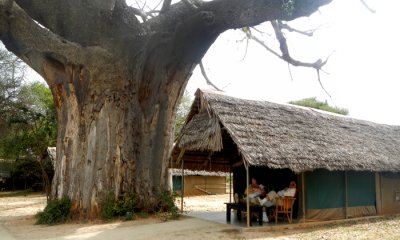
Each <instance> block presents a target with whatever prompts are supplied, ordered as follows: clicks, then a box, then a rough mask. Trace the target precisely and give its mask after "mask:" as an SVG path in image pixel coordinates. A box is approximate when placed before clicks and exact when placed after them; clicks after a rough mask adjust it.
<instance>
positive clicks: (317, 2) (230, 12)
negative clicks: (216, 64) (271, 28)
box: [199, 0, 331, 30]
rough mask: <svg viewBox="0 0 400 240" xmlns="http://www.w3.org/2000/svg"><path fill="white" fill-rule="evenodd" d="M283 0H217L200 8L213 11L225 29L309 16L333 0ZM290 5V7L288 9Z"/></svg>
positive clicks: (217, 21)
mask: <svg viewBox="0 0 400 240" xmlns="http://www.w3.org/2000/svg"><path fill="white" fill-rule="evenodd" d="M284 2H286V1H282V0H270V1H262V0H246V1H242V0H215V1H210V2H205V3H203V4H202V6H201V7H200V9H199V10H201V11H204V10H206V11H212V12H213V13H214V14H215V16H216V24H218V25H219V26H220V27H221V28H222V29H223V30H226V29H231V28H242V27H250V26H255V25H258V24H260V23H262V22H266V21H272V20H276V19H279V20H285V21H290V20H293V19H296V18H298V17H304V16H309V15H311V14H312V13H313V12H315V11H317V10H318V8H319V7H321V6H323V5H325V4H328V3H330V2H331V0H296V1H290V2H291V3H292V5H290V6H286V5H285V4H284ZM289 7H290V9H288V8H289Z"/></svg>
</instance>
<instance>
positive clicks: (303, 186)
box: [301, 172, 306, 222]
mask: <svg viewBox="0 0 400 240" xmlns="http://www.w3.org/2000/svg"><path fill="white" fill-rule="evenodd" d="M305 187H306V185H305V180H304V172H302V173H301V205H302V206H301V207H302V212H303V222H306V191H305Z"/></svg>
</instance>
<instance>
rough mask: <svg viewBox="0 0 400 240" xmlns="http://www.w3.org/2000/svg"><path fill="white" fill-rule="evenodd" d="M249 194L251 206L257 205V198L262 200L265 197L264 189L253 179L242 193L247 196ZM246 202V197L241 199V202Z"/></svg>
mask: <svg viewBox="0 0 400 240" xmlns="http://www.w3.org/2000/svg"><path fill="white" fill-rule="evenodd" d="M247 194H249V198H250V203H251V204H258V202H259V199H258V198H264V197H265V194H266V192H265V189H264V186H263V185H262V184H260V185H259V184H258V183H257V180H256V179H255V178H252V179H251V184H250V185H249V186H248V187H247V189H246V191H245V192H244V195H245V196H247ZM245 201H246V197H244V198H243V200H242V202H245Z"/></svg>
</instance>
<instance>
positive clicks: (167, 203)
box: [158, 191, 179, 221]
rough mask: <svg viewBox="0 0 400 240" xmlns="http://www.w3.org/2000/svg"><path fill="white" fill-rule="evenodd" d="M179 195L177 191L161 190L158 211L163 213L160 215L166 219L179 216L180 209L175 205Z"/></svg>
mask: <svg viewBox="0 0 400 240" xmlns="http://www.w3.org/2000/svg"><path fill="white" fill-rule="evenodd" d="M177 196H178V195H177V194H176V193H175V192H169V191H161V192H160V194H159V196H158V201H159V204H158V206H159V209H158V212H159V213H161V214H160V216H162V217H163V218H164V220H165V221H166V220H168V219H178V218H179V209H178V207H177V206H176V205H175V198H176V197H177Z"/></svg>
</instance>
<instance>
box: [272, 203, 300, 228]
mask: <svg viewBox="0 0 400 240" xmlns="http://www.w3.org/2000/svg"><path fill="white" fill-rule="evenodd" d="M295 200H296V198H294V197H279V198H277V199H276V204H275V223H278V215H279V214H282V215H283V220H285V217H286V218H287V220H288V222H289V223H292V221H293V205H294V201H295Z"/></svg>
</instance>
